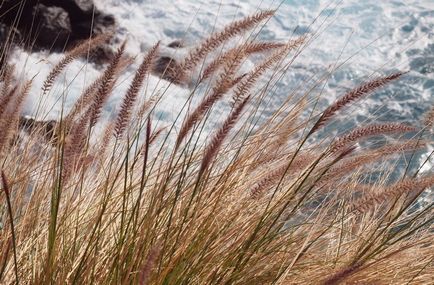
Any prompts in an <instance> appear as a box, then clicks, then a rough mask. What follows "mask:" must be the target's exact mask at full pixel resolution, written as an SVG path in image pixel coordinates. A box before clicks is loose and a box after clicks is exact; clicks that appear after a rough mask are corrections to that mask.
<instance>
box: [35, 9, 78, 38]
mask: <svg viewBox="0 0 434 285" xmlns="http://www.w3.org/2000/svg"><path fill="white" fill-rule="evenodd" d="M33 14H34V18H35V21H36V22H37V23H39V29H38V30H39V35H38V36H37V37H36V42H35V43H36V44H38V45H41V46H43V45H45V44H47V43H52V44H53V45H54V46H57V44H56V43H59V45H64V44H65V43H66V42H67V41H68V38H69V36H70V34H71V32H72V29H71V22H70V19H69V15H68V13H67V12H66V11H65V10H64V9H62V8H60V7H55V6H52V7H47V6H45V5H43V4H39V5H36V6H35V7H34V9H33Z"/></svg>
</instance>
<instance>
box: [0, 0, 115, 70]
mask: <svg viewBox="0 0 434 285" xmlns="http://www.w3.org/2000/svg"><path fill="white" fill-rule="evenodd" d="M0 15H1V17H0V41H1V45H2V46H4V45H5V43H6V42H7V41H6V39H9V41H11V42H14V43H16V44H20V45H21V46H23V47H24V48H26V49H28V50H31V51H37V50H49V51H56V52H61V51H64V50H68V49H69V48H71V47H72V46H74V45H76V44H77V42H79V41H81V40H84V39H87V38H89V36H90V35H98V34H101V33H106V32H109V31H113V30H114V29H115V27H116V21H115V17H114V16H113V15H110V14H105V13H103V12H101V11H100V10H98V8H97V7H95V5H94V3H93V1H92V0H3V1H2V3H1V5H0ZM11 31H12V33H11ZM11 35H13V38H11ZM107 53H108V52H107V51H97V52H96V56H94V57H93V59H94V60H95V61H97V62H104V60H106V59H107V58H108V57H109V55H108V54H107ZM104 57H107V58H104Z"/></svg>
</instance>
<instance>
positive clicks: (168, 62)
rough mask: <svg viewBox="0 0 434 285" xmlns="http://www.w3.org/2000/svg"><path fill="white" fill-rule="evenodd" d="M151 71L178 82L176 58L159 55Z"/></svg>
mask: <svg viewBox="0 0 434 285" xmlns="http://www.w3.org/2000/svg"><path fill="white" fill-rule="evenodd" d="M152 71H153V73H154V74H155V75H157V76H159V77H161V78H163V79H166V80H168V81H171V82H173V83H176V84H180V82H179V80H178V78H179V77H178V72H179V65H178V63H177V62H176V60H175V59H173V58H171V57H168V56H162V57H159V58H158V59H157V60H156V62H155V64H154V68H153V70H152Z"/></svg>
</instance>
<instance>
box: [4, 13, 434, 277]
mask: <svg viewBox="0 0 434 285" xmlns="http://www.w3.org/2000/svg"><path fill="white" fill-rule="evenodd" d="M273 12H274V11H265V12H260V13H258V14H256V15H253V16H250V17H248V18H246V19H244V20H240V21H236V22H234V23H233V24H231V25H229V26H228V27H227V28H225V29H224V30H223V31H222V32H217V33H215V34H213V35H211V36H210V37H209V38H208V39H206V40H205V41H204V42H203V43H202V44H200V45H199V46H198V47H197V48H194V49H192V51H191V53H190V54H189V55H187V56H186V58H185V60H184V61H183V62H181V63H180V64H179V65H178V66H177V67H176V68H177V70H176V74H177V75H176V76H172V77H173V78H174V80H173V81H174V82H176V83H177V82H185V81H187V80H189V78H190V77H191V76H192V74H193V72H194V69H195V68H196V67H197V66H198V65H200V64H204V58H205V57H207V56H213V54H212V52H214V51H215V50H216V49H217V48H218V47H220V46H221V45H223V44H224V43H225V42H227V41H228V40H230V39H231V38H232V37H234V36H236V35H239V34H242V33H246V31H247V30H248V29H251V28H253V27H255V26H257V25H258V24H260V23H261V22H262V21H264V20H266V19H267V18H269V17H271V16H272V15H273ZM105 39H106V38H104V37H102V38H97V39H94V40H90V41H89V42H86V43H84V44H83V45H80V46H78V47H77V48H75V49H74V50H73V51H71V52H69V53H67V54H66V55H65V58H64V59H62V60H61V61H60V63H59V64H58V65H57V66H56V67H55V68H54V69H53V71H52V72H51V73H50V75H49V76H48V78H47V79H46V80H45V81H44V82H45V83H44V86H43V90H42V91H41V93H42V94H44V95H46V94H47V93H49V92H51V90H52V86H53V85H54V84H55V81H56V78H57V77H58V76H59V75H60V73H62V72H63V71H64V69H65V67H66V66H67V65H68V64H69V63H70V62H72V61H73V60H74V59H75V58H76V57H77V56H79V55H80V54H83V53H86V51H87V49H91V48H92V47H94V46H96V45H97V44H98V43H99V42H100V41H102V40H105ZM309 40H310V38H309V35H305V36H302V37H301V38H299V39H294V40H291V41H288V42H287V43H272V42H255V41H252V40H251V39H249V40H248V41H246V42H243V43H239V44H238V45H237V46H235V47H234V48H229V49H228V50H227V51H224V52H222V53H221V54H220V55H217V56H215V57H213V60H211V62H210V63H209V64H208V65H207V64H204V66H203V69H202V70H203V71H204V72H203V73H202V74H200V76H199V78H200V79H199V80H198V81H197V86H195V87H194V88H193V89H192V90H193V91H192V93H191V96H190V97H189V98H188V100H187V102H186V103H185V106H180V109H183V110H184V109H185V110H187V109H188V110H187V111H186V112H187V115H186V116H185V117H183V116H181V115H180V116H179V117H178V118H177V121H176V122H174V123H173V125H172V126H169V127H168V128H160V129H158V128H154V121H155V119H154V109H155V106H156V105H157V104H158V103H159V102H160V99H161V97H162V96H170V94H165V93H163V94H158V93H155V94H152V95H151V96H150V97H149V98H148V100H146V101H145V102H139V101H138V98H139V97H138V94H139V92H140V91H141V90H142V89H143V88H144V84H145V83H146V79H147V76H148V75H149V73H150V72H151V70H152V66H153V64H154V62H155V59H156V57H157V56H158V49H159V44H158V43H157V44H156V45H155V46H154V47H153V48H152V49H151V50H150V51H149V53H148V54H147V55H144V56H143V61H142V64H141V65H140V67H139V69H138V70H137V72H136V74H135V76H134V78H133V80H132V83H131V86H130V88H129V89H128V91H127V93H126V95H125V98H124V100H123V102H122V104H121V106H120V111H119V113H118V114H117V116H116V118H115V119H114V120H113V121H110V122H100V121H101V112H102V108H103V106H104V104H105V103H106V102H107V100H108V98H109V96H110V95H111V94H112V92H113V89H114V86H115V85H116V82H117V81H118V79H119V76H120V74H121V73H122V71H123V70H124V69H125V67H126V66H128V65H129V63H130V60H129V59H128V58H127V56H125V45H126V43H123V44H122V45H121V46H120V48H119V49H118V51H117V52H116V53H115V55H114V56H113V59H112V61H111V62H110V64H109V65H108V67H107V68H106V70H105V71H103V73H102V75H101V76H100V77H99V78H98V79H96V81H95V82H93V83H91V84H90V85H89V87H88V88H87V89H86V90H85V91H84V92H83V94H82V95H81V96H80V98H79V99H78V100H77V102H76V104H75V106H73V107H72V109H71V110H69V113H67V110H65V114H66V115H65V116H64V117H62V118H60V119H59V120H58V121H57V122H56V123H55V125H54V126H52V128H50V130H51V131H52V135H51V136H46V135H45V132H46V130H47V128H46V126H44V124H43V123H42V124H36V123H35V122H33V124H31V125H27V128H26V131H24V130H23V128H22V125H21V124H20V123H19V122H20V117H19V113H20V112H19V111H20V109H21V107H22V102H23V100H24V98H25V96H26V95H27V94H28V92H29V88H30V85H31V83H32V81H29V82H28V83H26V84H25V85H24V86H19V85H17V86H14V85H13V84H12V83H11V82H12V80H11V78H12V75H11V74H12V70H13V68H12V67H10V66H6V67H4V68H3V73H2V77H1V79H2V89H1V90H2V91H1V97H0V102H2V104H1V105H0V108H1V109H0V110H1V118H0V119H1V125H0V129H1V130H2V131H1V135H0V162H1V169H2V184H1V190H2V194H1V196H0V200H1V203H0V205H1V206H0V207H1V209H2V212H1V220H0V221H1V229H0V231H1V235H0V280H1V282H2V283H4V284H12V283H17V284H18V283H20V284H341V283H343V284H409V283H410V284H429V282H431V281H432V280H433V278H434V275H433V273H432V272H434V271H433V258H434V256H433V252H434V244H433V243H432V239H433V227H432V225H433V223H432V222H433V218H434V216H433V203H432V202H430V203H428V204H420V203H418V198H419V197H421V195H423V193H424V191H425V190H426V189H428V188H429V187H431V186H433V185H434V174H433V173H432V172H429V173H424V174H421V173H419V172H420V171H416V172H414V173H412V172H411V171H406V173H405V175H402V176H401V177H400V178H398V179H396V177H395V178H394V176H393V175H392V173H393V163H392V162H393V161H395V159H396V158H397V157H402V156H404V155H406V154H412V153H414V152H416V151H420V150H423V149H424V148H425V147H426V146H427V145H428V144H430V143H432V139H431V138H432V136H431V135H432V133H430V132H431V131H432V129H430V128H431V126H432V122H431V119H430V118H431V117H432V116H431V115H428V117H427V118H428V119H425V121H423V120H422V121H423V122H422V123H421V126H422V127H421V126H410V125H407V124H397V123H381V124H372V125H364V126H360V127H358V128H356V129H354V130H346V131H345V133H344V134H342V136H340V137H338V138H335V137H332V136H329V135H325V137H324V136H322V137H318V132H319V131H320V130H321V129H322V128H323V127H324V126H325V125H326V124H327V123H329V122H330V121H332V120H333V119H334V118H335V116H336V114H337V113H338V112H339V111H340V110H342V109H344V108H346V107H348V106H349V105H350V104H352V103H353V102H355V101H357V100H359V99H360V98H362V97H364V96H368V95H369V94H370V93H373V92H375V90H377V89H379V88H381V87H383V86H384V85H386V84H389V83H391V82H392V81H394V80H399V78H400V77H402V76H405V75H404V73H401V72H399V73H393V74H390V75H385V76H380V77H377V78H374V79H371V80H368V81H366V82H364V83H361V85H360V86H355V87H354V88H353V89H352V90H351V91H348V92H347V93H346V94H344V95H343V96H342V97H341V99H338V100H337V101H336V102H335V103H334V104H333V105H331V106H330V107H328V108H326V110H325V111H324V112H321V113H318V114H317V112H316V111H315V109H314V108H313V106H314V105H315V100H312V98H310V97H309V96H308V95H309V94H306V95H305V96H302V97H301V98H295V99H294V100H292V101H289V100H288V101H287V102H285V103H283V104H282V106H280V107H279V108H278V109H276V110H274V113H272V115H271V116H268V117H267V118H263V117H261V120H258V119H257V118H258V116H257V113H259V112H260V108H259V107H260V106H261V103H262V102H264V101H265V100H266V98H267V95H268V94H269V93H270V89H271V86H268V88H263V89H260V90H258V88H255V86H256V84H257V83H258V81H259V79H260V77H261V76H263V75H264V74H265V73H266V72H267V71H268V72H269V73H271V77H270V78H269V79H267V84H269V85H272V84H273V82H274V80H275V79H278V78H279V76H281V75H282V73H284V72H287V71H288V70H289V72H290V68H291V62H293V61H294V59H295V58H296V57H297V56H298V55H299V53H300V51H302V50H303V47H304V45H306V44H308V42H309ZM86 47H87V49H86ZM254 53H255V54H258V53H259V54H262V57H263V59H262V61H261V62H259V63H258V64H257V65H256V66H255V67H254V68H253V69H252V70H250V71H248V72H247V73H245V74H243V73H242V72H241V71H240V67H241V66H242V64H243V62H244V61H245V59H246V58H248V57H249V56H251V55H252V54H254ZM167 72H174V70H173V69H170V70H167ZM208 79H212V80H208ZM318 83H321V80H320V82H318ZM201 87H203V88H201ZM194 96H200V98H201V99H200V100H199V103H198V104H197V106H195V105H194V104H193V105H192V106H190V107H189V105H190V103H191V100H192V98H193V97H194ZM221 101H225V102H229V103H230V104H228V106H229V109H230V110H229V111H228V113H227V115H225V116H226V118H225V119H224V120H223V122H222V124H221V125H217V126H216V127H215V132H212V133H211V134H210V136H209V138H203V136H201V133H202V131H203V128H204V125H206V124H207V123H208V122H209V120H210V115H212V113H213V111H214V107H215V106H216V104H218V103H219V102H221ZM289 102H291V103H289ZM187 107H189V108H187ZM310 110H312V112H311V116H307V117H306V116H304V114H306V113H307V112H309V111H310ZM268 111H270V110H268ZM98 122H99V123H100V124H103V123H105V125H103V126H104V128H105V129H104V131H103V132H102V133H101V132H97V131H96V127H95V126H96V125H97V123H98ZM178 127H180V128H178ZM98 134H100V135H98ZM372 136H376V137H379V136H388V137H389V138H390V140H388V141H386V142H385V143H384V144H383V145H382V146H370V145H369V144H364V143H363V142H365V141H366V140H367V139H369V137H372ZM392 137H393V138H394V139H393V141H391V140H392V139H391V138H392ZM378 169H380V171H379V172H380V175H379V177H378V178H377V179H375V181H368V180H367V179H366V177H368V176H369V175H370V173H372V172H373V170H378Z"/></svg>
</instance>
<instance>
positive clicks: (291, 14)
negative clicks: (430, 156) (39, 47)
mask: <svg viewBox="0 0 434 285" xmlns="http://www.w3.org/2000/svg"><path fill="white" fill-rule="evenodd" d="M95 2H96V3H97V5H98V6H99V7H100V8H101V9H102V10H105V11H107V12H109V13H112V14H114V15H115V17H116V19H117V20H118V22H119V26H120V27H119V31H118V34H119V35H120V37H121V38H127V39H128V52H129V53H130V54H132V55H138V54H140V53H143V52H146V51H147V50H148V49H149V48H150V47H151V46H152V45H153V44H155V43H156V42H157V41H159V40H161V41H162V43H163V44H169V43H170V42H172V41H174V40H182V41H183V42H184V43H185V44H186V46H187V48H185V49H179V50H174V49H170V48H167V47H166V48H163V49H162V52H163V54H167V55H170V56H173V57H174V58H181V57H182V56H183V55H185V53H186V52H187V50H188V47H189V46H192V45H194V44H197V43H198V42H199V41H200V40H201V39H203V38H205V37H206V36H207V35H209V34H210V33H211V32H213V31H215V30H218V29H221V28H222V27H223V26H224V25H226V24H228V23H230V22H231V21H233V20H234V19H239V18H241V17H243V16H247V15H249V14H252V13H254V12H256V11H258V10H262V9H276V8H277V12H276V16H275V17H273V18H272V19H271V20H270V21H269V22H268V23H267V24H266V25H265V26H264V27H263V28H262V29H261V32H260V34H259V38H260V39H262V40H270V41H286V40H288V39H290V38H295V37H298V36H300V35H303V34H309V35H311V36H313V40H312V42H311V43H310V44H309V45H308V46H307V47H306V48H305V49H304V50H303V52H302V53H301V55H300V56H299V57H298V58H297V59H296V60H295V61H294V63H293V64H292V66H291V68H290V69H289V70H288V72H287V73H286V74H285V76H284V77H282V78H281V80H280V81H279V82H278V83H277V84H276V86H275V88H274V89H273V95H272V96H271V97H270V98H269V100H268V101H267V102H266V105H264V106H263V114H265V115H266V114H267V113H268V112H269V110H272V109H273V108H275V107H277V106H279V104H280V103H281V102H282V101H284V100H286V99H287V98H288V96H294V97H296V96H301V95H302V94H303V92H306V91H307V90H308V89H309V88H310V87H311V84H312V81H310V83H309V81H306V80H308V79H309V78H313V79H314V81H315V79H316V80H318V79H319V78H320V77H321V76H323V75H324V74H325V73H327V72H328V71H330V70H331V69H334V67H339V68H336V69H335V70H333V72H332V75H331V76H330V77H329V78H328V79H327V81H326V82H324V83H321V84H320V85H319V86H318V87H317V88H315V89H314V91H313V92H312V94H311V96H317V97H318V96H319V98H320V100H319V104H318V106H319V109H322V108H324V107H325V106H326V105H328V104H330V103H331V102H332V101H334V100H335V99H336V98H337V97H339V96H341V95H342V94H343V93H344V92H345V91H346V90H348V89H349V88H352V87H354V86H355V85H357V84H358V83H360V82H361V81H363V80H365V79H367V78H368V77H369V76H376V75H381V74H382V75H384V74H388V73H391V72H394V71H397V70H403V71H409V73H408V74H407V75H406V76H405V77H404V78H403V79H402V80H400V81H398V82H395V83H393V84H392V85H390V86H388V87H387V88H384V89H382V90H381V91H379V92H376V93H375V94H374V95H373V96H370V97H369V98H367V99H365V100H362V101H361V102H359V103H357V104H356V105H355V106H353V107H352V108H350V109H348V110H347V111H346V112H344V113H342V114H341V116H340V117H339V118H338V120H337V121H336V123H334V124H331V125H329V126H328V127H327V129H326V131H327V132H334V133H339V132H340V131H341V130H343V129H346V128H348V127H354V126H356V125H359V124H361V123H364V122H372V121H373V120H375V121H399V122H407V123H409V124H414V125H420V121H421V120H422V119H423V114H424V112H425V111H427V110H429V109H430V108H432V107H433V105H434V32H433V31H434V0H401V1H398V0H390V1H378V0H364V1H357V0H338V1H332V0H284V1H275V0H232V1H230V0H157V1H155V0H152V1H151V0H96V1H95ZM60 56H61V55H50V56H47V55H46V54H32V55H28V54H25V53H22V52H17V54H16V56H15V60H16V62H17V65H18V66H21V67H23V70H24V67H28V68H29V67H30V71H28V72H27V74H28V75H34V74H36V73H39V74H40V76H41V75H43V74H46V73H48V71H49V69H50V68H51V67H52V65H53V63H54V62H56V60H58V59H59V57H60ZM136 64H137V63H136ZM253 64H254V63H253V62H248V63H247V67H246V68H248V67H249V66H250V67H251V66H253ZM83 65H84V63H82V62H81V63H80V62H78V63H76V64H74V65H72V66H71V67H70V68H69V69H68V75H65V77H64V78H63V79H62V80H63V81H62V84H60V85H59V86H58V87H56V88H57V90H56V91H57V92H52V93H53V94H51V95H50V96H51V97H50V98H47V102H48V105H49V106H51V109H50V110H51V112H50V115H49V117H53V118H56V117H57V116H59V113H60V109H61V108H62V104H61V103H63V106H65V107H66V108H68V107H70V106H71V105H72V104H73V103H74V101H75V99H76V98H77V97H78V96H79V93H80V92H81V90H83V88H84V87H85V85H86V84H88V83H89V82H90V81H91V80H92V79H93V78H95V77H96V76H97V74H98V70H97V69H95V67H93V66H91V65H86V66H85V67H84V66H83ZM26 70H28V69H26ZM133 72H134V68H131V69H130V70H129V71H128V72H127V73H126V74H124V75H123V78H124V79H125V81H126V82H127V81H128V79H130V78H131V76H132V74H133ZM71 78H73V80H71ZM305 81H306V83H304V82H305ZM122 82H123V80H121V84H119V86H118V87H117V91H116V92H115V94H114V96H113V97H112V98H111V99H110V102H109V105H108V106H107V107H106V110H105V111H106V112H105V114H106V118H108V119H109V118H110V115H111V114H113V113H114V111H115V110H116V108H117V106H118V104H119V100H120V99H121V96H122V94H123V92H122V91H123V90H125V88H126V87H127V84H122ZM163 85H164V84H162V83H161V82H160V81H159V79H158V78H154V77H152V78H151V82H150V86H160V87H155V88H154V89H152V88H149V90H157V89H158V88H161V89H163V88H164V86H163ZM66 86H67V87H66ZM39 87H40V86H38V84H36V86H35V92H34V93H33V94H35V95H34V96H33V97H32V98H30V100H29V102H28V104H27V109H26V112H27V113H29V114H31V113H32V111H33V109H34V106H35V105H36V104H35V102H37V100H38V97H37V94H38V92H39V90H40V89H38V88H39ZM66 88H67V89H68V92H67V94H65V92H63V90H65V89H66ZM149 90H148V91H149ZM293 90H298V91H297V92H295V93H294V92H293ZM168 94H170V96H166V98H165V99H164V100H163V102H161V104H160V105H159V108H158V109H157V112H156V117H157V118H156V119H158V120H159V121H160V123H161V124H169V123H171V122H172V121H173V119H174V117H175V116H176V114H177V112H178V110H179V106H180V105H182V104H183V103H184V102H185V99H186V98H187V96H188V90H187V89H186V88H181V87H176V86H172V87H171V88H170V92H168ZM148 95H149V94H144V96H148ZM226 107H227V106H225V105H224V104H223V105H221V106H219V109H218V110H216V114H217V115H216V120H218V119H219V118H218V117H219V114H224V113H225V111H226V109H225V108H226Z"/></svg>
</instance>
